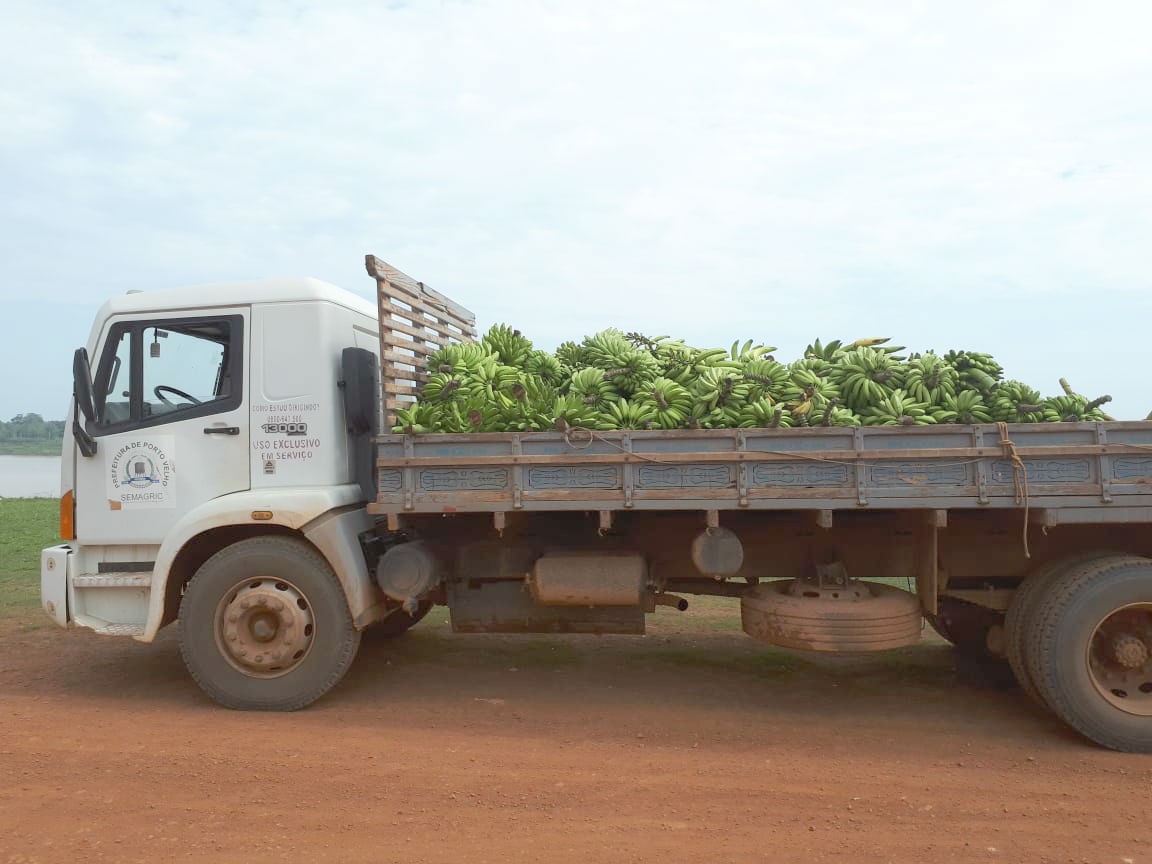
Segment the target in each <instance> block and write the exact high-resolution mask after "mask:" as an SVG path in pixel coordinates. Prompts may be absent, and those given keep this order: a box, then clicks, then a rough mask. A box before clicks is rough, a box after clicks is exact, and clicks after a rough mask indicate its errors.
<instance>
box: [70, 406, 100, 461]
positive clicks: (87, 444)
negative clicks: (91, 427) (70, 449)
mask: <svg viewBox="0 0 1152 864" xmlns="http://www.w3.org/2000/svg"><path fill="white" fill-rule="evenodd" d="M72 437H73V438H75V439H76V446H77V447H79V448H80V455H81V456H95V455H96V439H95V438H93V437H92V436H91V435H89V434H88V430H87V429H85V428H84V427H83V426H81V425H80V421H79V420H78V419H77V418H76V415H75V414H73V415H72Z"/></svg>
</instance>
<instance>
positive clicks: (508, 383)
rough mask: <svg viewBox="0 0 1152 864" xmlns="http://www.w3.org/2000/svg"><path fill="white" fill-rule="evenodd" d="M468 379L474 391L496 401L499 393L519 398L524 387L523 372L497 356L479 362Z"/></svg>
mask: <svg viewBox="0 0 1152 864" xmlns="http://www.w3.org/2000/svg"><path fill="white" fill-rule="evenodd" d="M466 380H467V382H468V384H469V386H470V387H471V388H473V391H474V392H479V393H481V394H482V395H484V396H486V397H487V398H488V399H489V400H490V401H495V399H496V394H497V393H503V394H505V395H508V396H515V397H516V398H519V391H521V390H523V388H524V381H523V373H521V371H520V370H519V369H517V368H515V367H514V366H506V365H505V364H503V363H501V362H499V361H498V360H497V359H496V358H495V357H487V358H485V359H484V360H483V361H482V362H480V363H478V364H477V365H476V366H475V368H473V369H472V370H471V371H470V372H469V374H468V375H467V376H466Z"/></svg>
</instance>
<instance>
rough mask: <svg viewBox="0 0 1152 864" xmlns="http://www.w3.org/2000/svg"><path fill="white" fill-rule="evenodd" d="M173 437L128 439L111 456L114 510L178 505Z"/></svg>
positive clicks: (110, 485) (110, 490) (110, 500)
mask: <svg viewBox="0 0 1152 864" xmlns="http://www.w3.org/2000/svg"><path fill="white" fill-rule="evenodd" d="M172 451H173V438H172V436H171V435H158V436H155V437H149V438H134V439H130V440H127V441H124V442H123V443H122V444H121V445H120V446H119V447H116V448H115V449H114V450H110V451H109V453H108V456H107V457H105V458H107V460H108V474H107V477H108V504H109V508H110V509H112V510H132V509H141V508H164V507H174V506H175V502H174V501H173V500H172V492H173V491H174V486H175V473H176V472H175V468H174V467H173V463H172Z"/></svg>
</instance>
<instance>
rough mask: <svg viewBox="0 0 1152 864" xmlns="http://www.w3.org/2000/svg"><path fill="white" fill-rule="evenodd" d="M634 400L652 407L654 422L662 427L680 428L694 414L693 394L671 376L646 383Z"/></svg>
mask: <svg viewBox="0 0 1152 864" xmlns="http://www.w3.org/2000/svg"><path fill="white" fill-rule="evenodd" d="M634 401H635V402H637V403H638V404H641V405H647V406H649V407H651V408H652V410H653V412H654V416H655V419H654V421H653V423H654V425H656V426H659V427H660V428H661V429H678V428H680V427H681V426H683V425H684V422H685V421H686V420H687V419H688V418H689V416H691V414H692V394H691V393H689V392H688V388H687V387H684V386H683V385H682V384H678V383H677V382H675V381H672V380H671V379H669V378H656V379H655V380H654V381H652V382H650V383H649V384H647V385H645V386H644V388H643V389H642V390H640V392H638V393H637V394H636V395H635V397H634Z"/></svg>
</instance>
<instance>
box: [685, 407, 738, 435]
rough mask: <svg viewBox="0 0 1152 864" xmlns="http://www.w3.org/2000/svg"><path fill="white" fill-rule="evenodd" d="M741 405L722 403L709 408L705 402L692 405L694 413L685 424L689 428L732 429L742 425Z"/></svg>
mask: <svg viewBox="0 0 1152 864" xmlns="http://www.w3.org/2000/svg"><path fill="white" fill-rule="evenodd" d="M741 410H742V406H740V405H720V406H717V407H715V408H712V409H709V408H708V406H707V405H706V404H705V403H703V402H697V403H695V404H694V405H693V406H692V415H691V416H690V417H689V418H688V422H687V423H686V424H685V425H686V426H687V427H688V428H689V429H731V428H732V427H734V426H738V425H740V412H741Z"/></svg>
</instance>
